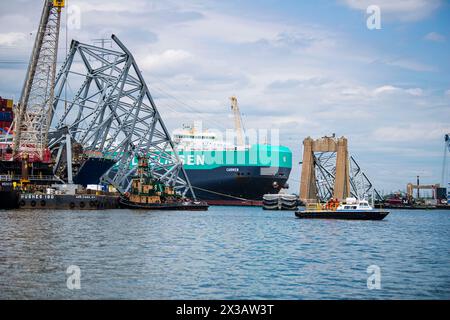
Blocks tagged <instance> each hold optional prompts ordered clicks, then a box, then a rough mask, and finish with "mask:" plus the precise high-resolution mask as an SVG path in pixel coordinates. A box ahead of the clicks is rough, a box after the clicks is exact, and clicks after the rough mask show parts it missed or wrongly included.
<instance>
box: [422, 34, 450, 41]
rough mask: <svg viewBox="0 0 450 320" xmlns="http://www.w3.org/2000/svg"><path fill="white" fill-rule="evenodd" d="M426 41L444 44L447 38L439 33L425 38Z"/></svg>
mask: <svg viewBox="0 0 450 320" xmlns="http://www.w3.org/2000/svg"><path fill="white" fill-rule="evenodd" d="M425 40H428V41H434V42H444V41H445V40H446V37H445V36H444V35H442V34H440V33H437V32H430V33H428V34H427V35H426V36H425Z"/></svg>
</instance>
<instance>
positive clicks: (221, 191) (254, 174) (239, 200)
mask: <svg viewBox="0 0 450 320" xmlns="http://www.w3.org/2000/svg"><path fill="white" fill-rule="evenodd" d="M290 172H291V169H290V168H277V170H275V172H274V173H273V174H271V175H262V174H261V167H259V166H255V167H250V166H247V167H246V166H240V167H232V168H230V167H225V166H224V167H219V168H215V169H205V170H203V169H194V170H189V169H187V170H186V174H187V176H188V177H189V180H190V182H191V184H192V186H193V188H194V192H195V195H196V197H197V199H200V200H204V201H206V202H208V204H211V205H214V204H220V205H228V204H229V205H261V203H262V198H263V196H264V195H265V194H268V193H277V192H278V191H279V190H280V188H281V187H284V186H285V185H286V183H287V180H288V178H289V174H290Z"/></svg>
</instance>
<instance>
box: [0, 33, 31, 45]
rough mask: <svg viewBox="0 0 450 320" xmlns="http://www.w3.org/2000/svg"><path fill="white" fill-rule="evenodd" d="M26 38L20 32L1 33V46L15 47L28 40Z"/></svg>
mask: <svg viewBox="0 0 450 320" xmlns="http://www.w3.org/2000/svg"><path fill="white" fill-rule="evenodd" d="M26 38H27V37H26V35H25V33H20V32H9V33H0V45H2V46H15V45H17V44H19V43H21V42H23V41H24V40H26Z"/></svg>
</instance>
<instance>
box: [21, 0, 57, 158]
mask: <svg viewBox="0 0 450 320" xmlns="http://www.w3.org/2000/svg"><path fill="white" fill-rule="evenodd" d="M64 5H65V3H64V0H45V1H44V8H43V10H42V14H41V20H40V23H39V29H38V32H37V34H36V40H35V43H34V47H33V52H32V54H31V58H30V63H29V65H28V70H27V74H26V78H25V83H24V86H23V89H22V94H21V98H20V102H19V108H18V113H17V115H16V117H15V121H14V129H15V130H14V132H15V137H14V140H13V146H14V148H13V150H14V157H15V158H16V159H17V158H24V157H26V158H28V159H29V161H32V162H35V161H36V162H38V161H44V162H45V161H49V155H48V151H47V144H48V130H49V127H50V120H51V117H52V105H53V99H54V83H55V76H56V62H57V56H58V40H59V30H60V25H61V10H62V8H63V7H64ZM46 157H47V159H46Z"/></svg>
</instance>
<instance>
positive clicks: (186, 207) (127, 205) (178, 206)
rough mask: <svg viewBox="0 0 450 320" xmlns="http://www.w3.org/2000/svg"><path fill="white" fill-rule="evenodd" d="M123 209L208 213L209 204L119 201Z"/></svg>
mask: <svg viewBox="0 0 450 320" xmlns="http://www.w3.org/2000/svg"><path fill="white" fill-rule="evenodd" d="M119 203H120V207H121V208H122V209H139V210H157V211H162V210H164V211H165V210H168V211H207V210H208V204H206V203H204V202H200V203H189V204H185V203H161V204H140V203H134V202H130V201H128V200H126V199H120V200H119Z"/></svg>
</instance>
